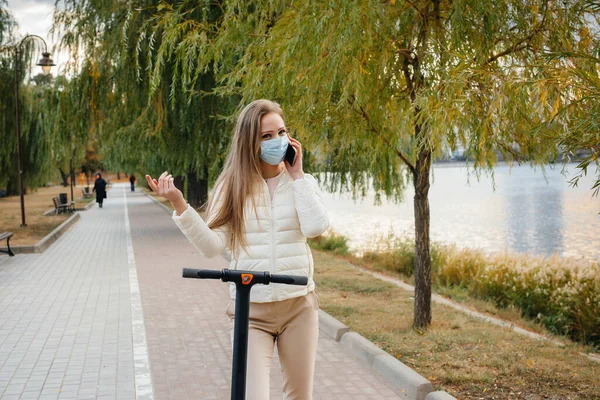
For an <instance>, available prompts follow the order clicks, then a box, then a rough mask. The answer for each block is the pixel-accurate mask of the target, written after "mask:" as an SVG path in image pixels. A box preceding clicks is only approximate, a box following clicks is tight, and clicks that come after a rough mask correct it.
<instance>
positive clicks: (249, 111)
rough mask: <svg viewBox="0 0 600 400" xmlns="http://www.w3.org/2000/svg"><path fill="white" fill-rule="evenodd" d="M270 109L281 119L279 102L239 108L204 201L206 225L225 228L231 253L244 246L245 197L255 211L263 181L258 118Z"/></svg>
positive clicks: (263, 102)
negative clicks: (212, 186)
mask: <svg viewBox="0 0 600 400" xmlns="http://www.w3.org/2000/svg"><path fill="white" fill-rule="evenodd" d="M271 112H275V113H277V114H279V115H280V116H281V118H283V111H282V110H281V107H280V106H279V104H277V103H275V102H272V101H270V100H256V101H253V102H252V103H250V104H248V105H247V106H246V107H245V108H244V109H243V110H242V112H241V113H240V115H239V116H238V118H237V122H236V125H235V132H234V134H233V139H232V141H231V146H230V148H229V153H228V154H227V159H226V161H225V166H224V167H223V171H222V172H221V175H219V178H218V179H217V182H216V183H215V190H214V193H213V195H212V196H211V198H210V200H209V201H208V206H207V209H206V215H208V216H209V221H208V226H209V228H211V229H214V228H218V227H220V226H228V227H229V231H230V236H229V238H230V239H229V248H230V249H231V251H232V252H234V254H235V253H237V250H238V249H239V248H246V240H245V238H244V228H245V224H244V212H245V206H246V203H247V202H248V200H250V201H251V202H252V207H253V208H254V210H256V203H255V198H256V197H255V195H256V192H257V189H258V187H259V185H261V184H262V180H263V177H262V169H261V166H260V157H259V150H260V121H261V119H262V117H263V116H264V115H266V114H268V113H271ZM217 204H218V206H216V205H217Z"/></svg>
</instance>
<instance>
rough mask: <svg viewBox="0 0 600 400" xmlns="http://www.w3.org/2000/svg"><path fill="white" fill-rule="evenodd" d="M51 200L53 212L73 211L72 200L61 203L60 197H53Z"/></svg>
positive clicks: (73, 203)
mask: <svg viewBox="0 0 600 400" xmlns="http://www.w3.org/2000/svg"><path fill="white" fill-rule="evenodd" d="M52 202H53V203H54V214H60V213H66V212H74V211H75V202H74V201H70V202H68V203H61V202H60V198H58V197H53V198H52Z"/></svg>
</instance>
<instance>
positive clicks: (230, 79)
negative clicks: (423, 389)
mask: <svg viewBox="0 0 600 400" xmlns="http://www.w3.org/2000/svg"><path fill="white" fill-rule="evenodd" d="M210 4H216V5H218V7H220V9H221V10H222V16H221V17H220V18H219V19H218V21H217V22H216V23H208V21H206V20H205V19H200V20H198V19H196V18H194V17H193V15H196V16H197V15H201V12H202V11H203V10H206V8H207V7H208V3H206V2H196V1H190V0H188V1H182V2H181V3H178V4H177V5H176V6H173V5H171V4H169V3H167V2H161V3H160V6H159V8H158V10H157V13H156V15H155V16H154V17H153V21H152V23H153V24H154V32H155V33H156V34H157V35H158V34H159V35H160V38H161V43H160V45H159V46H158V47H157V48H158V50H157V51H155V52H153V51H152V52H148V53H147V54H148V55H149V56H150V57H153V60H154V68H153V69H152V71H151V73H152V80H153V81H155V82H160V81H161V78H162V77H163V73H164V68H162V64H163V63H164V59H165V58H166V59H168V60H173V58H172V57H174V60H175V62H174V66H175V69H174V70H172V71H170V77H171V79H172V81H173V82H179V83H181V84H182V85H189V84H191V83H192V82H194V81H195V79H197V77H198V76H201V75H202V74H203V73H204V72H205V71H206V70H207V69H208V68H213V69H214V70H215V71H217V73H218V77H219V82H220V83H221V86H220V88H219V89H218V91H217V92H218V93H220V94H228V95H229V94H237V95H239V96H240V97H241V104H245V103H247V102H249V101H251V100H253V99H256V98H261V97H267V98H272V99H275V100H277V101H279V102H280V103H282V104H283V107H284V109H285V110H286V113H287V120H288V122H289V123H290V125H291V126H292V127H293V130H294V134H295V135H296V136H297V137H298V138H299V139H300V140H301V141H302V142H303V143H304V144H305V147H306V148H307V149H310V151H311V154H312V155H313V156H314V159H315V160H316V161H317V162H318V163H319V164H320V166H321V168H322V170H324V171H326V172H328V174H325V175H324V179H325V183H326V184H327V185H328V187H329V188H330V189H331V190H339V191H351V192H352V193H354V194H355V195H356V196H360V195H364V194H365V193H366V191H367V190H368V189H373V190H374V191H375V193H376V195H377V196H378V197H377V198H380V196H387V197H390V198H395V199H401V198H402V193H403V191H404V190H405V188H406V185H408V184H412V185H413V187H414V192H415V195H414V199H413V203H414V216H415V246H416V259H415V271H414V272H415V273H414V275H415V304H414V311H415V313H414V326H415V327H416V328H425V327H427V326H428V325H429V324H430V322H431V257H430V238H429V229H430V209H429V201H428V194H429V188H430V176H431V165H432V160H433V159H434V157H436V156H441V155H442V153H443V152H444V151H448V150H449V151H453V150H455V149H456V148H458V147H459V146H461V147H464V148H465V149H466V151H467V153H468V154H469V156H470V157H471V158H472V159H473V167H474V168H475V170H476V171H486V170H489V171H492V167H493V166H494V164H495V163H496V161H497V157H498V156H497V154H499V153H500V154H502V155H503V157H504V158H505V159H507V160H509V161H510V162H515V161H516V162H525V161H527V162H531V163H535V164H539V165H543V164H544V163H545V162H547V161H548V160H553V159H555V158H556V157H557V153H558V150H557V140H559V139H560V138H561V137H564V136H561V135H563V134H564V133H565V125H564V124H559V123H547V121H549V120H551V119H552V117H553V116H555V115H556V114H557V112H558V110H559V109H560V106H561V100H560V99H561V98H562V96H564V93H565V92H566V91H567V88H566V87H564V85H563V84H562V83H561V82H559V81H556V80H555V81H554V82H552V84H549V82H548V81H547V80H546V78H548V77H549V76H550V75H551V73H552V70H555V69H560V68H562V67H563V65H564V62H565V58H563V57H559V58H554V59H549V58H547V57H546V55H547V54H548V53H552V52H554V53H561V52H564V51H565V50H567V49H569V48H579V49H581V51H582V52H584V53H586V54H587V53H589V51H590V50H591V49H590V45H589V44H588V43H587V42H586V40H588V38H587V36H588V35H589V34H591V33H590V32H591V30H590V29H589V25H590V20H589V18H586V17H587V16H589V15H594V16H597V12H598V11H597V10H594V9H593V7H589V1H583V0H572V1H568V2H565V1H559V0H507V1H501V2H493V1H480V0H453V1H449V0H404V1H403V0H387V1H362V0H360V1H359V0H347V1H324V2H311V1H308V0H300V1H297V0H296V1H286V0H256V1H252V2H248V1H241V0H232V1H220V2H214V3H210ZM165 54H166V55H169V56H171V57H164V56H163V55H165ZM574 96H577V94H574ZM572 106H573V108H574V109H575V108H576V109H578V110H579V111H577V112H578V113H580V114H583V113H584V112H585V109H583V108H578V107H579V106H578V105H577V103H576V102H574V103H573V104H572ZM573 115H575V114H573Z"/></svg>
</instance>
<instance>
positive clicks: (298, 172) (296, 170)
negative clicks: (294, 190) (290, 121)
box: [285, 135, 304, 180]
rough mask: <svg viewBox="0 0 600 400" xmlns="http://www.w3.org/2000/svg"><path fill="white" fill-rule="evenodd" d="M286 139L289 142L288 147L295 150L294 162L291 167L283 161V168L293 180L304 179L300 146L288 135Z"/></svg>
mask: <svg viewBox="0 0 600 400" xmlns="http://www.w3.org/2000/svg"><path fill="white" fill-rule="evenodd" d="M288 138H289V140H290V144H289V145H290V146H292V147H293V148H294V149H295V150H296V162H295V163H294V165H293V166H292V165H290V163H289V162H287V161H285V167H286V168H287V170H288V173H289V174H290V176H291V177H292V179H293V180H296V179H301V178H304V171H303V170H302V145H301V144H300V142H299V141H297V140H296V139H293V138H292V137H291V136H290V135H288Z"/></svg>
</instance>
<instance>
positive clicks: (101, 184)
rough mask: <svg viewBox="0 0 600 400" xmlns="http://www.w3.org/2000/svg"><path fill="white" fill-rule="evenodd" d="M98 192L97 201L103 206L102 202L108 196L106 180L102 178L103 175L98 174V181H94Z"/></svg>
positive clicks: (95, 189) (95, 190)
mask: <svg viewBox="0 0 600 400" xmlns="http://www.w3.org/2000/svg"><path fill="white" fill-rule="evenodd" d="M92 191H93V192H96V203H98V204H99V206H100V208H102V202H103V201H104V199H105V198H106V181H105V180H104V179H102V175H100V174H99V173H98V174H96V182H94V190H92Z"/></svg>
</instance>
